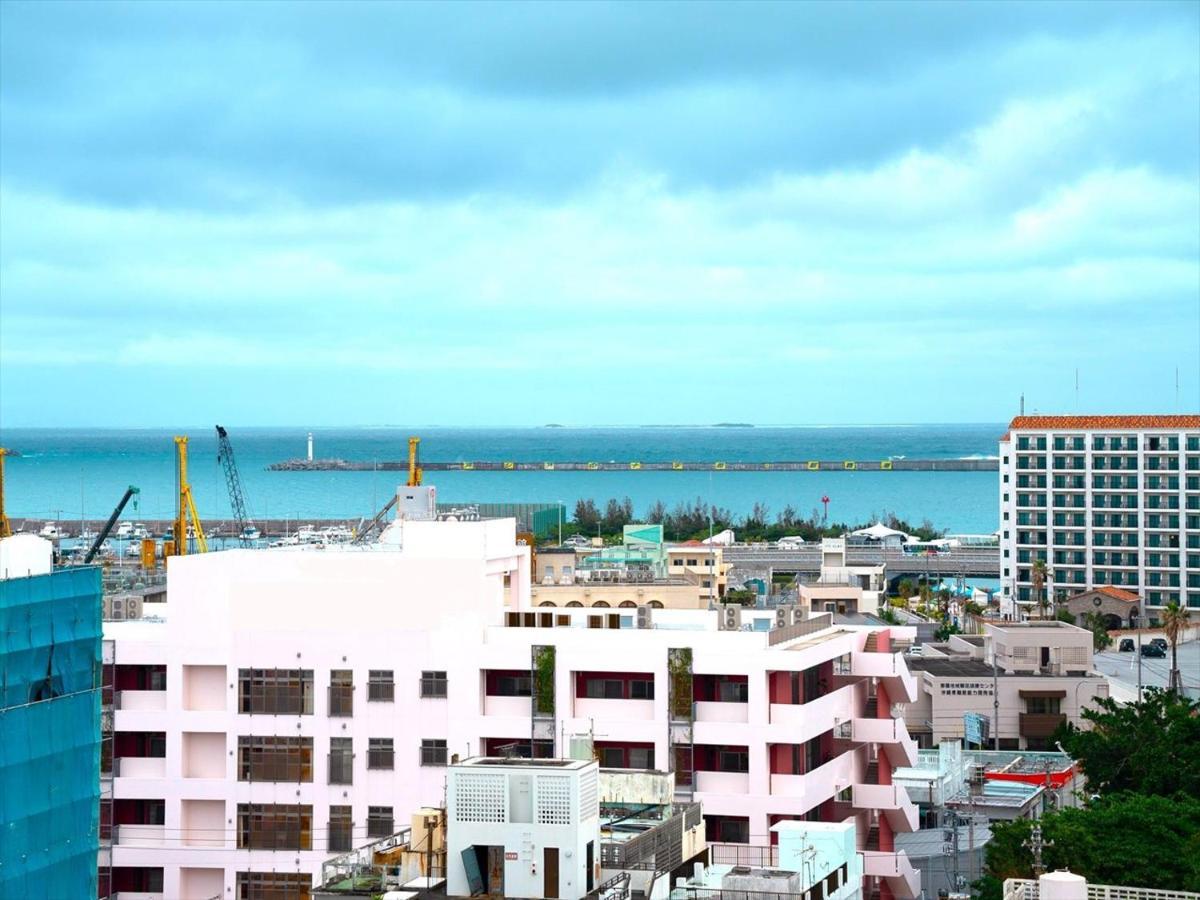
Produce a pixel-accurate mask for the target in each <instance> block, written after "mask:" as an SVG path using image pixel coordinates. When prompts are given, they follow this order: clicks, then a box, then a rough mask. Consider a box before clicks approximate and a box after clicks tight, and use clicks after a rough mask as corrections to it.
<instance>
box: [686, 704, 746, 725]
mask: <svg viewBox="0 0 1200 900" xmlns="http://www.w3.org/2000/svg"><path fill="white" fill-rule="evenodd" d="M749 720H750V704H749V703H729V702H724V701H714V700H698V701H696V721H697V722H748V721H749Z"/></svg>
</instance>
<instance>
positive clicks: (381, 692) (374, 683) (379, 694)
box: [367, 669, 396, 703]
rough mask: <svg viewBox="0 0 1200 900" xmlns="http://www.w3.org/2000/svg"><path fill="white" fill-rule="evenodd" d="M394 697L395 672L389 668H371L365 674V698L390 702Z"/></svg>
mask: <svg viewBox="0 0 1200 900" xmlns="http://www.w3.org/2000/svg"><path fill="white" fill-rule="evenodd" d="M395 699H396V682H395V673H394V672H393V671H392V670H391V669H372V670H371V671H370V672H369V673H368V674H367V700H368V701H371V700H381V701H385V702H389V703H390V702H392V701H394V700H395Z"/></svg>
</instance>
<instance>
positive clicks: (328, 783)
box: [106, 519, 917, 900]
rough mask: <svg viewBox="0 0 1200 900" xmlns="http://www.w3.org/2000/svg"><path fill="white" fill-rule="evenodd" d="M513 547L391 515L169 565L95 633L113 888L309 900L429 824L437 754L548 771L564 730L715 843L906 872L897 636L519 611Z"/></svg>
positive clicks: (524, 579) (896, 632)
mask: <svg viewBox="0 0 1200 900" xmlns="http://www.w3.org/2000/svg"><path fill="white" fill-rule="evenodd" d="M514 532H515V527H514V522H513V520H511V519H509V520H493V521H482V522H458V523H448V522H426V521H408V522H404V523H397V524H393V525H392V526H390V527H389V529H388V530H387V531H386V532H385V534H384V536H383V539H382V540H381V542H380V543H379V544H377V545H372V546H369V547H361V548H354V547H342V548H334V547H330V548H328V549H324V550H320V549H308V550H305V549H277V550H232V551H227V552H221V553H210V554H206V555H200V556H188V557H180V558H175V559H172V560H171V562H170V565H169V569H168V594H167V596H168V602H167V604H166V607H167V613H166V615H165V621H125V622H111V623H107V624H106V639H107V640H108V641H110V642H111V644H112V647H111V652H112V659H113V668H112V672H113V679H112V680H113V686H114V688H115V694H114V707H115V710H114V715H115V722H114V738H113V742H112V747H113V753H112V756H113V759H112V760H111V765H110V766H109V769H110V771H111V776H112V796H113V797H114V800H113V805H112V809H111V813H110V814H111V821H112V822H113V823H114V824H115V828H114V829H113V847H112V865H113V873H112V876H113V877H112V883H113V889H114V890H115V891H118V892H124V891H129V892H133V893H135V894H136V895H137V896H139V897H144V898H146V900H163V898H171V900H176V898H180V900H186V898H210V897H213V896H217V895H220V896H222V897H232V898H235V900H257V898H263V897H268V896H270V897H276V896H289V897H290V896H295V897H304V896H307V891H308V889H309V885H310V884H311V882H312V880H313V878H314V876H315V875H318V874H319V871H320V866H321V863H322V861H324V860H326V859H327V858H329V857H330V856H332V855H335V854H337V853H340V852H342V851H344V850H347V849H350V848H351V847H354V846H357V845H360V844H364V843H366V842H368V840H370V839H372V838H377V837H380V836H387V835H389V834H391V833H392V832H393V831H397V830H399V826H398V824H397V823H405V824H406V823H407V822H408V816H409V814H410V813H411V812H412V811H413V810H416V809H419V808H422V807H427V806H433V807H438V806H441V805H442V804H443V802H444V798H445V791H446V775H447V766H448V764H450V763H452V762H454V758H455V757H460V758H463V759H466V758H469V757H472V756H489V757H493V756H498V755H502V754H503V753H504V752H505V751H506V749H507V750H509V751H512V750H516V751H517V752H523V753H525V754H529V753H531V752H532V753H533V754H534V755H535V756H538V757H552V756H555V755H566V753H565V747H564V746H563V744H564V743H565V740H564V736H570V735H574V734H591V735H593V737H594V739H595V747H596V751H597V754H598V755H599V756H600V758H601V760H602V761H603V763H604V764H605V765H608V766H621V767H627V768H647V769H666V770H674V772H675V774H676V780H677V782H678V784H679V790H680V795H681V799H687V800H698V801H700V802H702V803H703V808H704V813H705V818H706V827H707V833H708V837H709V839H710V840H713V841H718V842H719V841H726V842H730V841H732V842H741V843H751V842H753V843H769V842H770V840H771V837H770V835H771V831H770V829H771V826H773V825H775V824H777V823H778V822H781V821H787V820H800V819H804V818H806V817H811V818H813V819H817V820H820V821H825V822H841V821H843V820H845V819H846V818H847V817H854V818H855V819H856V821H857V824H858V826H859V827H858V831H857V834H858V835H859V842H860V844H861V845H862V849H863V850H864V851H867V852H870V853H874V854H881V855H880V856H879V857H878V859H880V860H883V859H884V858H885V857H890V858H891V862H890V863H887V864H886V865H890V866H891V869H889V871H892V870H896V871H904V870H905V866H906V865H907V863H906V861H901V860H899V859H898V858H897V857H896V854H895V853H894V851H893V835H894V834H895V833H896V832H897V831H903V830H907V829H911V828H914V827H915V826H916V809H915V807H914V805H913V804H912V803H911V801H910V800H909V798H908V796H907V793H906V792H905V791H904V790H903V789H902V788H899V787H896V786H893V785H892V784H891V783H890V772H891V770H892V767H893V766H896V765H911V764H912V763H913V762H915V760H916V745H915V743H914V742H913V741H912V740H911V738H909V736H908V733H907V731H906V730H905V726H904V721H903V718H902V717H900V718H896V717H894V714H899V713H900V711H901V708H902V705H903V704H905V703H909V702H912V701H913V700H915V699H916V696H917V683H916V680H915V679H914V677H913V676H912V675H911V674H910V673H909V672H908V670H907V668H906V666H905V663H904V656H903V654H902V653H899V652H895V650H894V648H892V647H891V642H892V641H893V640H896V641H900V640H911V637H912V634H911V631H912V630H911V629H898V628H890V629H889V628H875V629H871V628H850V627H833V626H832V625H831V622H830V619H829V618H828V617H827V616H821V617H819V618H817V619H815V620H812V621H799V622H792V623H790V624H787V625H786V627H783V628H776V629H774V630H771V631H769V632H767V631H743V630H734V631H725V630H721V629H722V627H723V625H721V624H720V623H723V622H724V619H723V618H719V614H718V612H716V611H712V612H710V611H708V610H652V611H650V610H639V611H636V612H638V613H639V615H638V616H628V617H626V616H621V615H619V614H618V613H617V611H616V610H612V611H598V610H595V609H586V608H584V609H570V610H565V609H555V610H544V609H536V608H534V607H532V606H531V605H530V596H529V551H528V548H527V547H525V546H523V545H518V544H517V543H516V540H515V533H514ZM506 585H507V586H508V588H509V597H510V598H511V602H512V606H511V607H509V608H507V609H506V608H505V606H504V602H505V601H504V597H505V588H506ZM630 612H635V611H630ZM650 612H652V613H653V615H654V617H655V618H654V619H652V620H651V619H650V618H649V616H648V615H647V616H644V617H643V616H642V615H640V613H650ZM639 620H641V624H642V625H650V626H652V627H641V628H638V627H632V626H636V625H637V624H638V621H639ZM886 865H885V862H879V861H876V862H874V863H873V866H874V867H875V868H876V870H879V869H881V868H886ZM564 871H565V870H564ZM868 876H870V877H875V876H871V870H868ZM564 878H565V875H564ZM901 882H902V883H908V882H905V881H904V879H901ZM889 884H890V882H886V881H885V882H883V883H882V890H883V894H884V895H890V894H891V888H890V887H889ZM272 892H276V893H272ZM897 895H901V894H897Z"/></svg>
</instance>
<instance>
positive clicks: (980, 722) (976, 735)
mask: <svg viewBox="0 0 1200 900" xmlns="http://www.w3.org/2000/svg"><path fill="white" fill-rule="evenodd" d="M991 724H992V722H991V718H990V717H988V716H985V715H983V714H982V713H976V712H969V713H964V714H963V738H964V743H966V745H967V746H968V747H970V746H972V745H974V746H976V747H983V746H986V744H987V742H988V736H989V735H990V734H991Z"/></svg>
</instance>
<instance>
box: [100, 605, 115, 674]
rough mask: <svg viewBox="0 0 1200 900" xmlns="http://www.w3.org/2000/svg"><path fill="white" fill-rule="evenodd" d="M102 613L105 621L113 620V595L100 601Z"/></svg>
mask: <svg viewBox="0 0 1200 900" xmlns="http://www.w3.org/2000/svg"><path fill="white" fill-rule="evenodd" d="M100 615H101V616H102V617H103V618H104V621H106V622H111V621H112V617H113V605H112V597H107V596H106V597H104V598H103V599H102V600H101V601H100ZM106 662H108V660H106Z"/></svg>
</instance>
